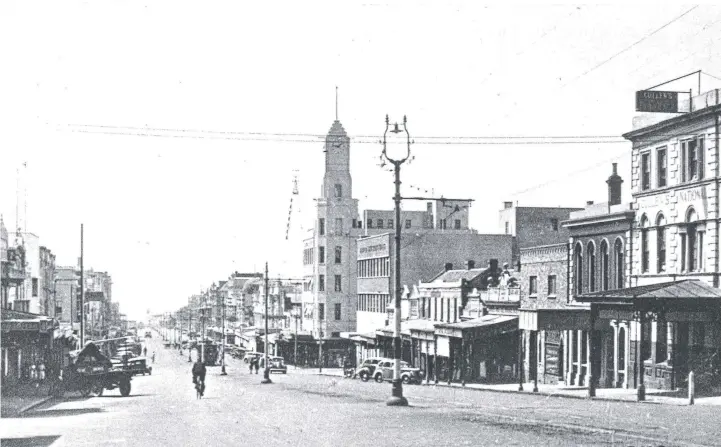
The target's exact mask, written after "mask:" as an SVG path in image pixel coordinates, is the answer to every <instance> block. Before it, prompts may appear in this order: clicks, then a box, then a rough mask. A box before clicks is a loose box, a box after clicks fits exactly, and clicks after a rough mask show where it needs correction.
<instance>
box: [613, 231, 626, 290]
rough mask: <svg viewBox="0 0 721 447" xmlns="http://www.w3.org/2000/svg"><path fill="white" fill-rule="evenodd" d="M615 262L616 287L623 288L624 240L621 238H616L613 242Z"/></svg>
mask: <svg viewBox="0 0 721 447" xmlns="http://www.w3.org/2000/svg"><path fill="white" fill-rule="evenodd" d="M613 264H614V265H615V266H616V288H617V289H623V282H624V278H623V270H624V266H623V242H621V239H616V242H615V243H614V244H613Z"/></svg>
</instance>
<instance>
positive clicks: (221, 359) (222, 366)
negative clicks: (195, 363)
mask: <svg viewBox="0 0 721 447" xmlns="http://www.w3.org/2000/svg"><path fill="white" fill-rule="evenodd" d="M218 293H219V295H220V299H221V300H223V320H222V322H223V327H222V331H223V351H222V352H221V353H220V356H221V357H220V365H221V366H220V375H221V376H227V375H228V373H227V372H225V297H224V296H223V294H222V293H221V292H220V290H218Z"/></svg>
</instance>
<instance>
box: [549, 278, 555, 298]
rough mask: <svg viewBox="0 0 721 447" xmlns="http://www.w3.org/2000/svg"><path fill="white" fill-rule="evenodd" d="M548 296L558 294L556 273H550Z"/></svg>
mask: <svg viewBox="0 0 721 447" xmlns="http://www.w3.org/2000/svg"><path fill="white" fill-rule="evenodd" d="M548 296H549V297H554V296H556V275H548Z"/></svg>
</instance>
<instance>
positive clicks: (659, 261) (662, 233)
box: [656, 214, 666, 273]
mask: <svg viewBox="0 0 721 447" xmlns="http://www.w3.org/2000/svg"><path fill="white" fill-rule="evenodd" d="M656 270H657V271H658V273H661V272H665V271H666V219H665V218H664V217H663V214H661V215H659V216H658V218H657V219H656Z"/></svg>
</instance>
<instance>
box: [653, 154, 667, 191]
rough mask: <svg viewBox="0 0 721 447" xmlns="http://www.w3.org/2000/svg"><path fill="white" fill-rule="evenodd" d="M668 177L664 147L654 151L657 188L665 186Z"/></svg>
mask: <svg viewBox="0 0 721 447" xmlns="http://www.w3.org/2000/svg"><path fill="white" fill-rule="evenodd" d="M667 176H668V158H667V157H666V146H664V147H661V148H658V149H656V184H657V185H658V187H659V188H663V187H664V186H666V183H667Z"/></svg>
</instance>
